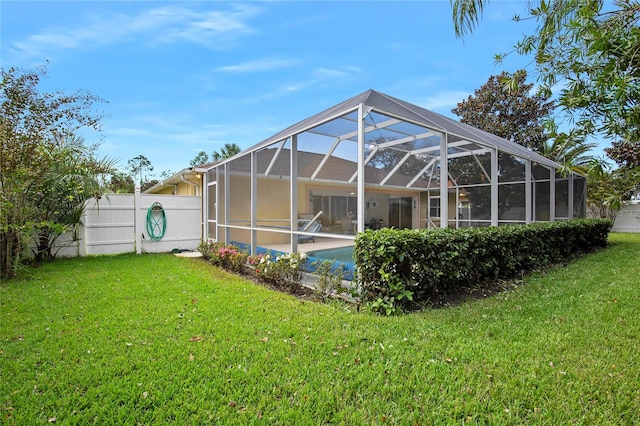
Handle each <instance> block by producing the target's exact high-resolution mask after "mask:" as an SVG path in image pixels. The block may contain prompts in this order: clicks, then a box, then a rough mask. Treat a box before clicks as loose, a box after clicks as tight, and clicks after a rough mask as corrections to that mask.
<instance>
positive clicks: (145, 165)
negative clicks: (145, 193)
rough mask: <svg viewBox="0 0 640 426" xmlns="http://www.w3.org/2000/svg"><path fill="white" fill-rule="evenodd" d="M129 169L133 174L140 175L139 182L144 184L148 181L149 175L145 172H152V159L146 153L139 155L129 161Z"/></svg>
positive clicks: (141, 184)
mask: <svg viewBox="0 0 640 426" xmlns="http://www.w3.org/2000/svg"><path fill="white" fill-rule="evenodd" d="M127 166H128V168H129V171H130V172H131V174H132V175H133V176H136V175H138V177H139V180H138V184H139V185H140V186H143V185H144V184H145V183H146V182H147V181H148V176H147V175H146V174H145V172H152V171H153V166H152V165H151V161H149V159H148V158H147V157H145V156H144V155H137V156H135V157H133V158H132V159H131V160H129V161H128V162H127Z"/></svg>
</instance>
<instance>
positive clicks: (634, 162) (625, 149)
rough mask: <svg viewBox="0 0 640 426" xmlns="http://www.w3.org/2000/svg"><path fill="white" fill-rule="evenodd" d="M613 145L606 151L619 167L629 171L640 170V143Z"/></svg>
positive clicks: (615, 143) (615, 142) (618, 143)
mask: <svg viewBox="0 0 640 426" xmlns="http://www.w3.org/2000/svg"><path fill="white" fill-rule="evenodd" d="M611 145H612V146H611V147H609V148H605V149H604V151H605V152H606V153H607V156H608V157H609V158H611V159H612V160H613V161H615V162H616V164H618V166H620V167H623V168H627V169H635V168H640V141H636V142H628V143H624V142H622V141H614V142H613V143H612V144H611Z"/></svg>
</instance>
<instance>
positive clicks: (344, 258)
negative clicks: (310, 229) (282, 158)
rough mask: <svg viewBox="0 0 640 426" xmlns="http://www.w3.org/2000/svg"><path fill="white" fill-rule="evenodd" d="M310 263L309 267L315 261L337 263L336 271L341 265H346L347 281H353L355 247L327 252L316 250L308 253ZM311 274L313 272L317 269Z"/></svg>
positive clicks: (339, 248) (308, 262) (338, 248)
mask: <svg viewBox="0 0 640 426" xmlns="http://www.w3.org/2000/svg"><path fill="white" fill-rule="evenodd" d="M307 256H308V258H309V259H308V261H307V265H311V264H312V263H313V262H315V261H320V262H322V261H323V260H330V261H335V264H334V269H335V268H339V267H340V265H344V269H345V277H344V278H345V279H346V280H350V281H351V280H353V273H354V272H355V270H356V265H355V262H354V261H353V246H347V247H337V248H332V249H325V250H314V251H310V252H308V253H307ZM309 269H312V270H311V271H309V272H313V271H314V270H315V268H313V267H310V268H309Z"/></svg>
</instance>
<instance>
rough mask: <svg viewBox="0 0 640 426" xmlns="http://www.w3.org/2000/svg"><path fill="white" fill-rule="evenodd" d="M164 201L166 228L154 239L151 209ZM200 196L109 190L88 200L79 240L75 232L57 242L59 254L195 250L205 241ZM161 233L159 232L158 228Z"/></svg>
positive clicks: (62, 255) (78, 254)
mask: <svg viewBox="0 0 640 426" xmlns="http://www.w3.org/2000/svg"><path fill="white" fill-rule="evenodd" d="M155 202H158V203H160V204H161V205H162V208H163V210H164V213H165V217H166V232H165V234H164V236H163V237H162V238H161V239H159V240H154V239H152V238H151V237H150V235H149V232H147V211H148V209H149V207H151V205H152V204H153V203H155ZM201 203H202V201H201V198H200V197H192V196H176V195H157V194H140V192H139V191H137V192H136V193H135V194H105V195H103V196H102V198H101V199H100V200H98V201H96V200H95V199H92V200H89V201H88V202H87V207H86V210H85V213H84V215H83V216H82V224H83V226H81V227H80V230H79V234H78V236H77V237H78V240H77V241H71V240H72V238H71V236H65V238H64V239H63V240H62V241H61V242H60V244H57V246H58V247H59V248H60V249H59V251H58V254H57V256H59V257H73V256H90V255H99V254H118V253H134V252H135V253H163V252H170V251H171V250H173V249H183V250H193V249H196V248H197V247H198V245H199V244H200V242H201V241H202V229H203V228H202V223H203V222H202V204H201ZM156 234H158V232H156Z"/></svg>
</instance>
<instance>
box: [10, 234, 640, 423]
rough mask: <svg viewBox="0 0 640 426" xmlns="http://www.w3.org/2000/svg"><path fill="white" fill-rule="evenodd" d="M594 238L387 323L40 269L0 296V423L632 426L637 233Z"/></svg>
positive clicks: (332, 310)
mask: <svg viewBox="0 0 640 426" xmlns="http://www.w3.org/2000/svg"><path fill="white" fill-rule="evenodd" d="M610 240H611V245H610V246H609V248H607V249H606V250H600V251H598V252H596V253H592V254H589V255H587V256H585V257H584V258H581V259H578V260H576V261H575V262H570V263H569V264H567V265H564V266H563V267H559V268H553V269H551V270H549V271H547V272H545V273H540V274H533V275H532V276H528V277H526V278H525V279H524V281H523V282H521V283H520V284H519V285H518V287H517V288H515V289H513V290H511V291H507V292H504V293H500V294H497V295H495V296H493V297H486V298H484V299H483V300H476V301H468V302H466V303H463V304H460V305H458V306H452V307H446V308H443V309H432V310H426V311H423V312H416V313H413V314H411V315H400V316H393V317H381V316H374V315H370V314H369V313H368V312H367V311H365V310H360V311H359V312H358V313H356V310H355V309H353V310H345V309H344V308H343V307H342V306H336V305H335V304H329V305H319V304H315V303H309V302H304V303H303V302H301V301H300V300H299V299H296V298H294V297H290V296H289V295H286V294H283V293H280V292H274V291H270V290H268V289H266V288H264V287H263V286H259V285H254V284H253V283H252V282H251V281H248V280H246V279H243V278H242V277H238V276H232V275H229V274H226V273H224V272H223V271H221V270H219V269H217V268H214V267H212V266H211V265H209V264H207V263H205V262H200V261H197V260H194V259H187V258H180V257H175V256H167V255H162V254H144V255H129V254H127V255H119V256H97V257H86V258H77V259H69V260H62V261H58V262H55V263H49V264H45V265H43V267H41V268H38V269H33V270H30V271H29V273H28V274H25V277H24V279H20V280H18V279H16V280H5V281H2V282H1V283H0V324H2V326H1V327H0V341H1V342H2V344H1V347H2V353H1V354H0V370H1V371H2V372H3V375H2V386H1V387H0V416H2V420H1V421H0V423H2V424H8V425H11V424H16V425H35V424H50V423H53V422H54V421H55V424H92V423H98V422H100V423H101V422H105V423H110V424H111V423H114V424H116V423H117V424H136V423H139V424H150V425H152V424H166V423H173V424H224V425H227V424H228V425H235V424H273V425H278V424H300V425H305V424H313V425H316V424H336V425H339V424H345V425H364V424H371V425H381V424H400V425H404V424H407V425H412V424H419V425H423V424H427V425H428V424H432V425H449V424H492V425H510V424H530V425H542V424H544V425H569V424H583V425H589V424H592V425H600V424H615V425H633V424H639V423H640V413H639V412H638V410H637V407H638V383H640V357H639V356H638V336H640V321H637V318H638V276H637V263H638V253H640V234H611V236H610ZM54 419H55V420H54Z"/></svg>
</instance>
